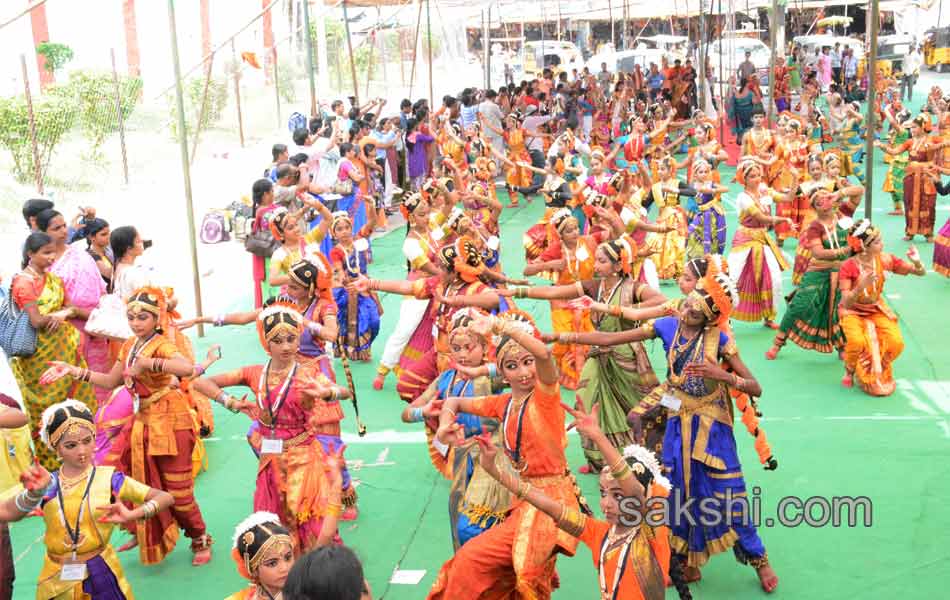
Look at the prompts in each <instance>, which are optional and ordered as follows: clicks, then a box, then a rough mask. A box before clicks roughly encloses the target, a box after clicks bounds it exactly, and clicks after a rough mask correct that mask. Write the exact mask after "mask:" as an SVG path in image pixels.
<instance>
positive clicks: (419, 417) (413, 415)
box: [409, 407, 425, 423]
mask: <svg viewBox="0 0 950 600" xmlns="http://www.w3.org/2000/svg"><path fill="white" fill-rule="evenodd" d="M409 420H410V421H411V422H413V423H421V422H422V421H424V420H425V417H424V416H423V414H422V409H421V408H419V407H416V408H410V409H409Z"/></svg>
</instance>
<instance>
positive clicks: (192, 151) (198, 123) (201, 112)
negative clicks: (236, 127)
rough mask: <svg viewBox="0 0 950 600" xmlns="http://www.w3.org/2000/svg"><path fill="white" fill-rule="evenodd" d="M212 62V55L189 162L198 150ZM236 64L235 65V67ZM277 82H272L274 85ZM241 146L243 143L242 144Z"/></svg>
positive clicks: (206, 72)
mask: <svg viewBox="0 0 950 600" xmlns="http://www.w3.org/2000/svg"><path fill="white" fill-rule="evenodd" d="M213 64H214V55H213V54H212V55H211V58H210V59H209V60H208V69H207V70H206V71H205V85H204V89H203V90H202V91H201V106H199V107H198V122H197V123H195V139H194V140H192V141H191V164H195V153H197V152H198V138H200V137H201V122H202V121H204V119H205V111H206V110H208V88H209V87H210V86H211V66H212V65H213ZM236 68H237V65H235V69H236ZM276 85H277V83H276V82H275V83H274V86H275V87H276ZM242 146H243V144H242Z"/></svg>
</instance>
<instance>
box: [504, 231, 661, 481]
mask: <svg viewBox="0 0 950 600" xmlns="http://www.w3.org/2000/svg"><path fill="white" fill-rule="evenodd" d="M636 250H637V247H636V242H634V241H633V240H632V239H631V238H630V237H629V236H623V237H621V238H620V239H617V240H609V241H606V242H603V243H602V244H600V245H599V246H597V250H596V252H595V254H594V279H587V280H582V281H578V282H576V283H573V284H570V285H555V286H547V287H535V288H528V287H519V288H513V289H511V290H498V292H499V293H501V294H504V295H514V296H515V297H516V298H535V299H539V300H554V299H561V300H567V299H572V298H573V299H578V300H577V305H578V308H582V309H583V308H585V307H586V308H590V305H591V304H592V303H594V302H598V303H601V304H606V305H608V306H609V307H610V308H609V310H608V311H607V312H601V313H597V314H595V315H592V320H593V323H594V327H595V328H596V330H597V331H601V332H617V331H626V330H628V329H634V328H636V327H639V326H640V323H639V322H638V321H629V320H627V319H624V318H623V317H622V316H621V314H620V313H621V310H620V309H621V307H622V306H631V307H633V306H635V307H646V306H657V305H660V304H663V303H664V302H666V296H664V295H663V294H661V293H660V292H659V291H657V290H655V289H653V288H651V287H650V286H648V285H646V284H644V283H640V282H638V281H635V280H634V279H633V278H632V277H631V276H630V268H631V264H632V260H633V259H634V257H636V255H637V251H636ZM557 336H558V339H557V341H558V342H561V343H566V344H570V343H571V341H570V340H571V339H572V338H574V337H576V336H577V332H561V333H558V334H557ZM658 383H659V382H658V380H657V378H656V375H655V374H654V373H653V367H652V366H651V365H650V359H649V357H648V356H647V353H646V350H645V349H644V348H643V345H642V344H640V343H639V342H638V343H632V344H621V345H618V346H611V347H603V348H601V347H597V346H593V347H591V349H590V352H589V354H588V355H587V361H586V362H585V363H584V368H583V369H582V370H581V375H580V380H579V382H578V386H577V402H578V404H579V405H582V406H583V407H584V409H585V410H586V411H587V412H590V411H591V409H592V407H593V406H594V405H595V404H598V403H599V405H600V411H599V414H598V419H599V422H600V424H601V429H602V430H603V431H604V433H605V434H607V438H608V439H609V440H610V442H611V443H612V444H613V445H614V447H615V448H623V447H624V446H627V445H629V444H632V443H633V442H634V439H633V436H632V434H631V432H630V425H629V424H628V423H627V413H628V412H629V411H630V410H631V409H632V408H633V407H635V406H636V405H637V404H638V403H639V402H640V399H641V398H642V397H643V396H645V395H646V394H648V393H649V392H650V390H652V389H653V388H654V387H656V386H657V385H658ZM581 439H582V445H583V448H584V456H585V457H586V459H587V464H585V465H583V466H581V468H580V472H581V473H600V470H601V469H602V468H603V466H604V461H603V455H602V454H601V452H600V450H598V449H597V447H596V446H595V445H594V444H593V443H591V442H590V440H587V439H585V438H583V437H582V438H581Z"/></svg>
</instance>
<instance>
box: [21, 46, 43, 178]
mask: <svg viewBox="0 0 950 600" xmlns="http://www.w3.org/2000/svg"><path fill="white" fill-rule="evenodd" d="M20 67H21V68H22V70H23V93H24V95H25V96H26V114H27V116H28V117H29V119H30V146H31V147H32V148H33V177H35V178H36V191H37V192H39V193H40V195H42V194H43V168H42V166H41V165H40V147H39V144H37V142H36V116H35V115H34V114H33V95H32V94H30V78H29V75H28V73H27V70H26V55H25V54H21V55H20Z"/></svg>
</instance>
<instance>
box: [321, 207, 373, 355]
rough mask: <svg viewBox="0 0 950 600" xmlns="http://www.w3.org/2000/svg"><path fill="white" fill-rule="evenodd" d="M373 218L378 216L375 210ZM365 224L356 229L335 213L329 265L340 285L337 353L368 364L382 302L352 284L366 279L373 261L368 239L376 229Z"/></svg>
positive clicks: (345, 216) (336, 296)
mask: <svg viewBox="0 0 950 600" xmlns="http://www.w3.org/2000/svg"><path fill="white" fill-rule="evenodd" d="M370 213H371V216H372V217H374V219H375V216H376V211H375V210H374V209H371V210H370ZM371 222H372V221H370V222H369V223H365V224H364V225H363V226H362V227H361V228H360V229H354V227H353V219H352V218H351V217H350V215H349V214H348V213H347V212H346V211H336V212H334V213H333V219H332V220H331V221H330V234H331V235H332V236H333V239H334V241H335V242H336V245H335V246H334V247H333V250H331V251H330V264H331V265H333V270H334V272H335V273H336V276H335V278H336V280H337V281H338V282H339V283H340V284H341V285H340V286H339V287H335V288H333V298H334V299H335V300H336V305H337V309H338V312H337V316H338V319H337V321H338V325H339V338H338V341H337V352H345V353H346V356H347V357H348V358H350V359H351V360H358V361H362V362H368V361H369V360H370V358H371V356H372V352H371V346H372V344H373V340H375V339H376V336H377V335H378V334H379V317H380V315H382V313H383V308H382V304H380V302H379V298H377V297H376V295H375V294H374V293H372V292H358V291H357V290H355V289H354V288H353V287H352V285H351V282H352V281H354V280H355V279H357V278H358V277H359V276H361V275H366V268H367V265H368V263H369V262H370V261H371V260H372V256H371V255H370V250H369V235H370V234H371V233H372V232H373V226H372V225H371V224H370V223H371Z"/></svg>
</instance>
